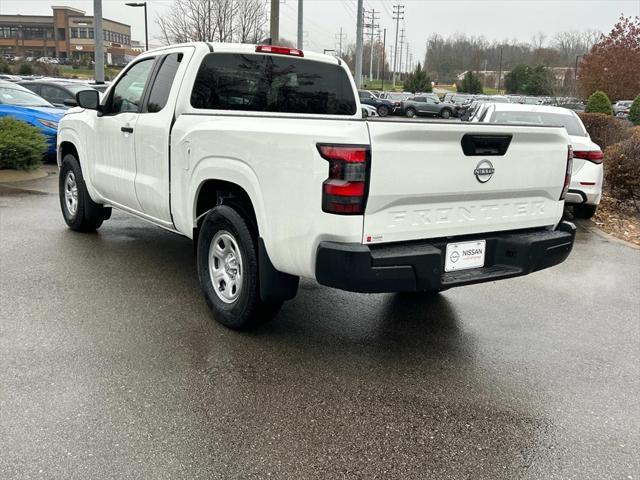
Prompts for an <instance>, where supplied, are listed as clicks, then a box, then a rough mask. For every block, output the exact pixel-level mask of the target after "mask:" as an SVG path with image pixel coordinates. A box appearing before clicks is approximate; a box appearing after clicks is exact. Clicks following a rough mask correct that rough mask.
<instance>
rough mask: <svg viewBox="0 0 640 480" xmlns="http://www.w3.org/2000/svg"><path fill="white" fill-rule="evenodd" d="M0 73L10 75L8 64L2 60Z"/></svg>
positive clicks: (0, 60)
mask: <svg viewBox="0 0 640 480" xmlns="http://www.w3.org/2000/svg"><path fill="white" fill-rule="evenodd" d="M0 73H11V67H10V66H9V62H7V61H6V60H5V59H4V58H0Z"/></svg>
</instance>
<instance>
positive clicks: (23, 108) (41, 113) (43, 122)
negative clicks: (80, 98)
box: [0, 80, 65, 156]
mask: <svg viewBox="0 0 640 480" xmlns="http://www.w3.org/2000/svg"><path fill="white" fill-rule="evenodd" d="M64 112H65V111H64V110H62V109H60V108H56V107H54V106H53V105H51V104H50V103H49V102H47V101H46V100H45V99H44V98H42V97H39V96H38V95H36V94H35V93H33V92H32V91H30V90H28V89H26V88H24V87H22V86H20V85H18V84H16V83H10V82H4V81H2V80H0V117H14V118H16V119H18V120H21V121H23V122H25V123H28V124H30V125H33V126H34V127H37V128H38V129H39V130H40V131H41V132H42V133H43V134H44V136H45V137H47V142H48V145H49V148H48V150H47V155H48V156H55V154H56V137H57V134H58V122H59V121H60V119H61V118H62V116H63V115H64Z"/></svg>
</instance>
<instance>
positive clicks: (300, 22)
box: [298, 0, 302, 50]
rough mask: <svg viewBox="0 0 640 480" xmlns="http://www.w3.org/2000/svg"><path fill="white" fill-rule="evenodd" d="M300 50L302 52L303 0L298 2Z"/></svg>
mask: <svg viewBox="0 0 640 480" xmlns="http://www.w3.org/2000/svg"><path fill="white" fill-rule="evenodd" d="M298 49H299V50H302V0H298Z"/></svg>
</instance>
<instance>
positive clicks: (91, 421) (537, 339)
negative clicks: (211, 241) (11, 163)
mask: <svg viewBox="0 0 640 480" xmlns="http://www.w3.org/2000/svg"><path fill="white" fill-rule="evenodd" d="M56 190H57V182H56V177H55V175H50V176H49V177H48V178H45V179H41V180H36V181H32V182H27V183H23V184H14V185H12V186H10V187H9V186H3V187H0V239H1V244H2V249H0V270H1V271H2V275H1V276H0V284H1V288H2V292H3V295H2V296H1V297H0V312H1V314H2V322H1V324H2V332H0V333H1V334H0V352H2V353H1V354H0V451H1V452H2V455H0V478H7V479H9V478H11V479H21V478H69V479H71V478H78V479H80V478H82V479H86V478H96V477H100V478H155V479H161V478H438V479H447V478H451V479H460V478H474V479H480V478H486V479H496V478H505V479H514V478H531V479H534V478H535V479H540V478H544V479H556V478H557V479H560V478H562V479H573V478H575V479H591V478H592V479H608V478H611V479H614V478H615V479H634V478H638V477H639V475H640V466H639V463H638V456H637V453H638V451H639V448H640V437H639V432H640V420H639V417H638V412H639V411H640V402H639V398H640V396H639V393H640V380H639V379H640V375H639V374H640V372H639V371H638V365H639V364H640V352H639V349H638V342H639V341H640V333H639V328H638V320H639V318H640V299H639V297H638V287H639V282H640V255H639V251H638V250H637V249H633V248H631V247H629V246H627V245H625V244H622V243H620V242H618V241H615V240H612V239H610V238H609V237H606V236H604V235H603V234H601V233H598V231H597V230H596V229H595V227H593V226H591V225H592V224H590V223H588V222H585V223H581V224H580V225H579V233H578V239H577V243H576V246H575V249H574V252H573V254H572V255H571V256H570V258H569V259H568V261H567V262H566V263H564V264H562V265H560V266H558V267H555V268H553V269H550V270H546V271H543V272H539V273H536V274H533V275H531V276H527V277H522V278H519V279H514V280H508V281H503V282H497V283H489V284H482V285H477V286H471V287H465V288H460V289H453V290H450V291H447V292H445V293H442V294H439V295H357V294H351V293H346V292H342V291H337V290H331V289H328V288H324V287H321V286H319V285H317V284H316V283H315V282H312V281H303V282H302V284H301V289H300V292H299V294H298V296H297V298H296V299H295V300H294V301H291V302H289V303H287V304H286V305H285V306H284V308H283V309H282V312H281V314H280V315H279V316H278V317H277V318H276V319H275V320H274V321H273V322H271V323H269V324H267V325H265V326H263V327H261V328H260V329H258V330H256V331H253V332H250V333H238V332H234V331H230V330H227V329H225V328H224V327H222V326H220V325H219V324H217V323H215V322H214V321H212V319H211V318H210V314H209V311H208V308H207V306H206V304H205V302H204V300H203V298H202V295H201V293H200V288H199V285H198V280H197V276H196V272H195V261H194V254H193V247H192V244H191V242H190V241H189V240H187V239H184V238H181V237H179V236H176V235H173V234H171V233H168V232H165V231H163V230H161V229H159V228H156V227H153V226H150V225H147V224H145V223H143V222H141V221H138V220H134V219H131V218H129V217H126V216H124V215H123V214H121V213H118V212H114V215H113V218H112V219H111V220H110V221H108V222H106V224H105V225H104V227H103V228H102V229H101V230H100V232H99V233H98V234H94V235H83V234H78V233H74V232H71V231H70V230H68V229H67V228H66V226H65V224H64V222H63V220H62V218H61V214H60V209H59V205H58V198H57V195H56V193H55V192H56ZM634 452H635V453H634Z"/></svg>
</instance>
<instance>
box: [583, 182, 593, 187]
mask: <svg viewBox="0 0 640 480" xmlns="http://www.w3.org/2000/svg"><path fill="white" fill-rule="evenodd" d="M595 184H596V182H580V185H584V186H585V187H590V186H593V185H595Z"/></svg>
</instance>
